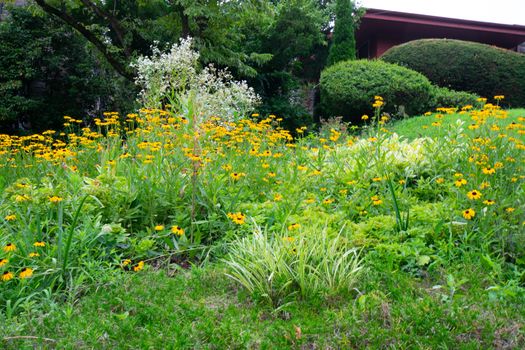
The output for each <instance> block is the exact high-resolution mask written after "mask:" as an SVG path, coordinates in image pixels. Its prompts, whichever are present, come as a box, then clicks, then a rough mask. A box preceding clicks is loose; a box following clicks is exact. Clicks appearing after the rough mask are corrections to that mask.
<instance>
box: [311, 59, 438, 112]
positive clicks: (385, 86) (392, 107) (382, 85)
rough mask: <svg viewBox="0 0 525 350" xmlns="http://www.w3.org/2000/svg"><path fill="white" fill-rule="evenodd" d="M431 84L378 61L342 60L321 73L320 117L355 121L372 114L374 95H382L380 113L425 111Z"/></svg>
mask: <svg viewBox="0 0 525 350" xmlns="http://www.w3.org/2000/svg"><path fill="white" fill-rule="evenodd" d="M431 88H432V84H431V83H430V82H429V80H428V79H427V78H425V77H424V76H423V75H421V74H419V73H417V72H415V71H412V70H410V69H407V68H404V67H400V66H398V65H395V64H390V63H386V62H382V61H368V60H358V61H344V62H340V63H338V64H335V65H333V66H331V67H329V68H327V69H325V70H324V71H323V72H322V74H321V81H320V91H321V109H322V115H323V116H325V117H328V116H343V117H345V119H347V120H349V121H359V120H360V118H361V115H363V114H365V113H367V114H370V113H372V112H373V111H372V103H373V101H374V96H376V95H379V96H382V97H383V98H384V100H385V102H386V104H385V106H384V110H385V111H386V112H389V113H396V112H398V110H399V109H402V110H403V111H404V112H405V113H408V114H410V115H415V114H420V113H423V112H425V111H426V108H427V106H428V103H429V100H430V97H431Z"/></svg>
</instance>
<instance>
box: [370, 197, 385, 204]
mask: <svg viewBox="0 0 525 350" xmlns="http://www.w3.org/2000/svg"><path fill="white" fill-rule="evenodd" d="M370 199H371V200H372V204H373V205H380V204H382V203H383V201H382V200H381V198H379V196H372V197H371V198H370Z"/></svg>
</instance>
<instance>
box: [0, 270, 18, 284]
mask: <svg viewBox="0 0 525 350" xmlns="http://www.w3.org/2000/svg"><path fill="white" fill-rule="evenodd" d="M13 277H15V275H13V273H12V272H10V271H5V272H4V273H3V274H2V281H4V282H7V281H10V280H12V279H13Z"/></svg>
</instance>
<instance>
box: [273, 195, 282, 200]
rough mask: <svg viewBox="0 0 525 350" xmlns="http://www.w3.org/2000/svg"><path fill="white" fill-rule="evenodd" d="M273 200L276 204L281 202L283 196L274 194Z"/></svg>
mask: <svg viewBox="0 0 525 350" xmlns="http://www.w3.org/2000/svg"><path fill="white" fill-rule="evenodd" d="M273 200H274V201H276V202H280V201H282V200H283V196H282V195H281V194H280V193H276V194H275V195H274V196H273Z"/></svg>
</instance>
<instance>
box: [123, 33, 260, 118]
mask: <svg viewBox="0 0 525 350" xmlns="http://www.w3.org/2000/svg"><path fill="white" fill-rule="evenodd" d="M152 50H153V54H152V56H151V57H144V56H142V57H139V58H138V59H137V61H136V62H135V63H133V64H132V67H133V68H135V69H136V71H137V77H136V79H135V83H136V84H137V85H138V86H140V87H141V88H142V90H141V91H140V94H139V99H140V102H141V103H142V104H144V106H145V107H148V108H160V107H162V105H163V104H164V103H169V104H171V105H173V106H174V107H175V108H176V109H178V111H179V112H185V111H187V110H190V109H191V111H192V113H194V114H196V115H198V116H201V117H204V118H206V117H209V116H218V117H221V118H224V119H229V120H232V119H234V118H235V117H237V116H242V115H245V114H247V113H249V112H250V111H252V110H253V108H254V107H255V106H256V105H257V104H258V103H259V101H260V99H259V97H258V96H257V94H256V93H255V92H254V91H253V89H252V88H251V87H249V86H248V84H247V83H246V82H245V81H235V80H233V76H232V75H231V74H230V73H229V72H228V71H226V70H219V69H216V68H215V67H213V65H209V66H207V67H204V69H199V53H198V52H197V51H195V50H194V49H192V39H191V38H188V39H181V41H180V43H179V44H174V45H173V46H172V47H171V49H170V50H169V51H168V52H161V51H160V50H159V49H158V47H156V46H154V47H152Z"/></svg>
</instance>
